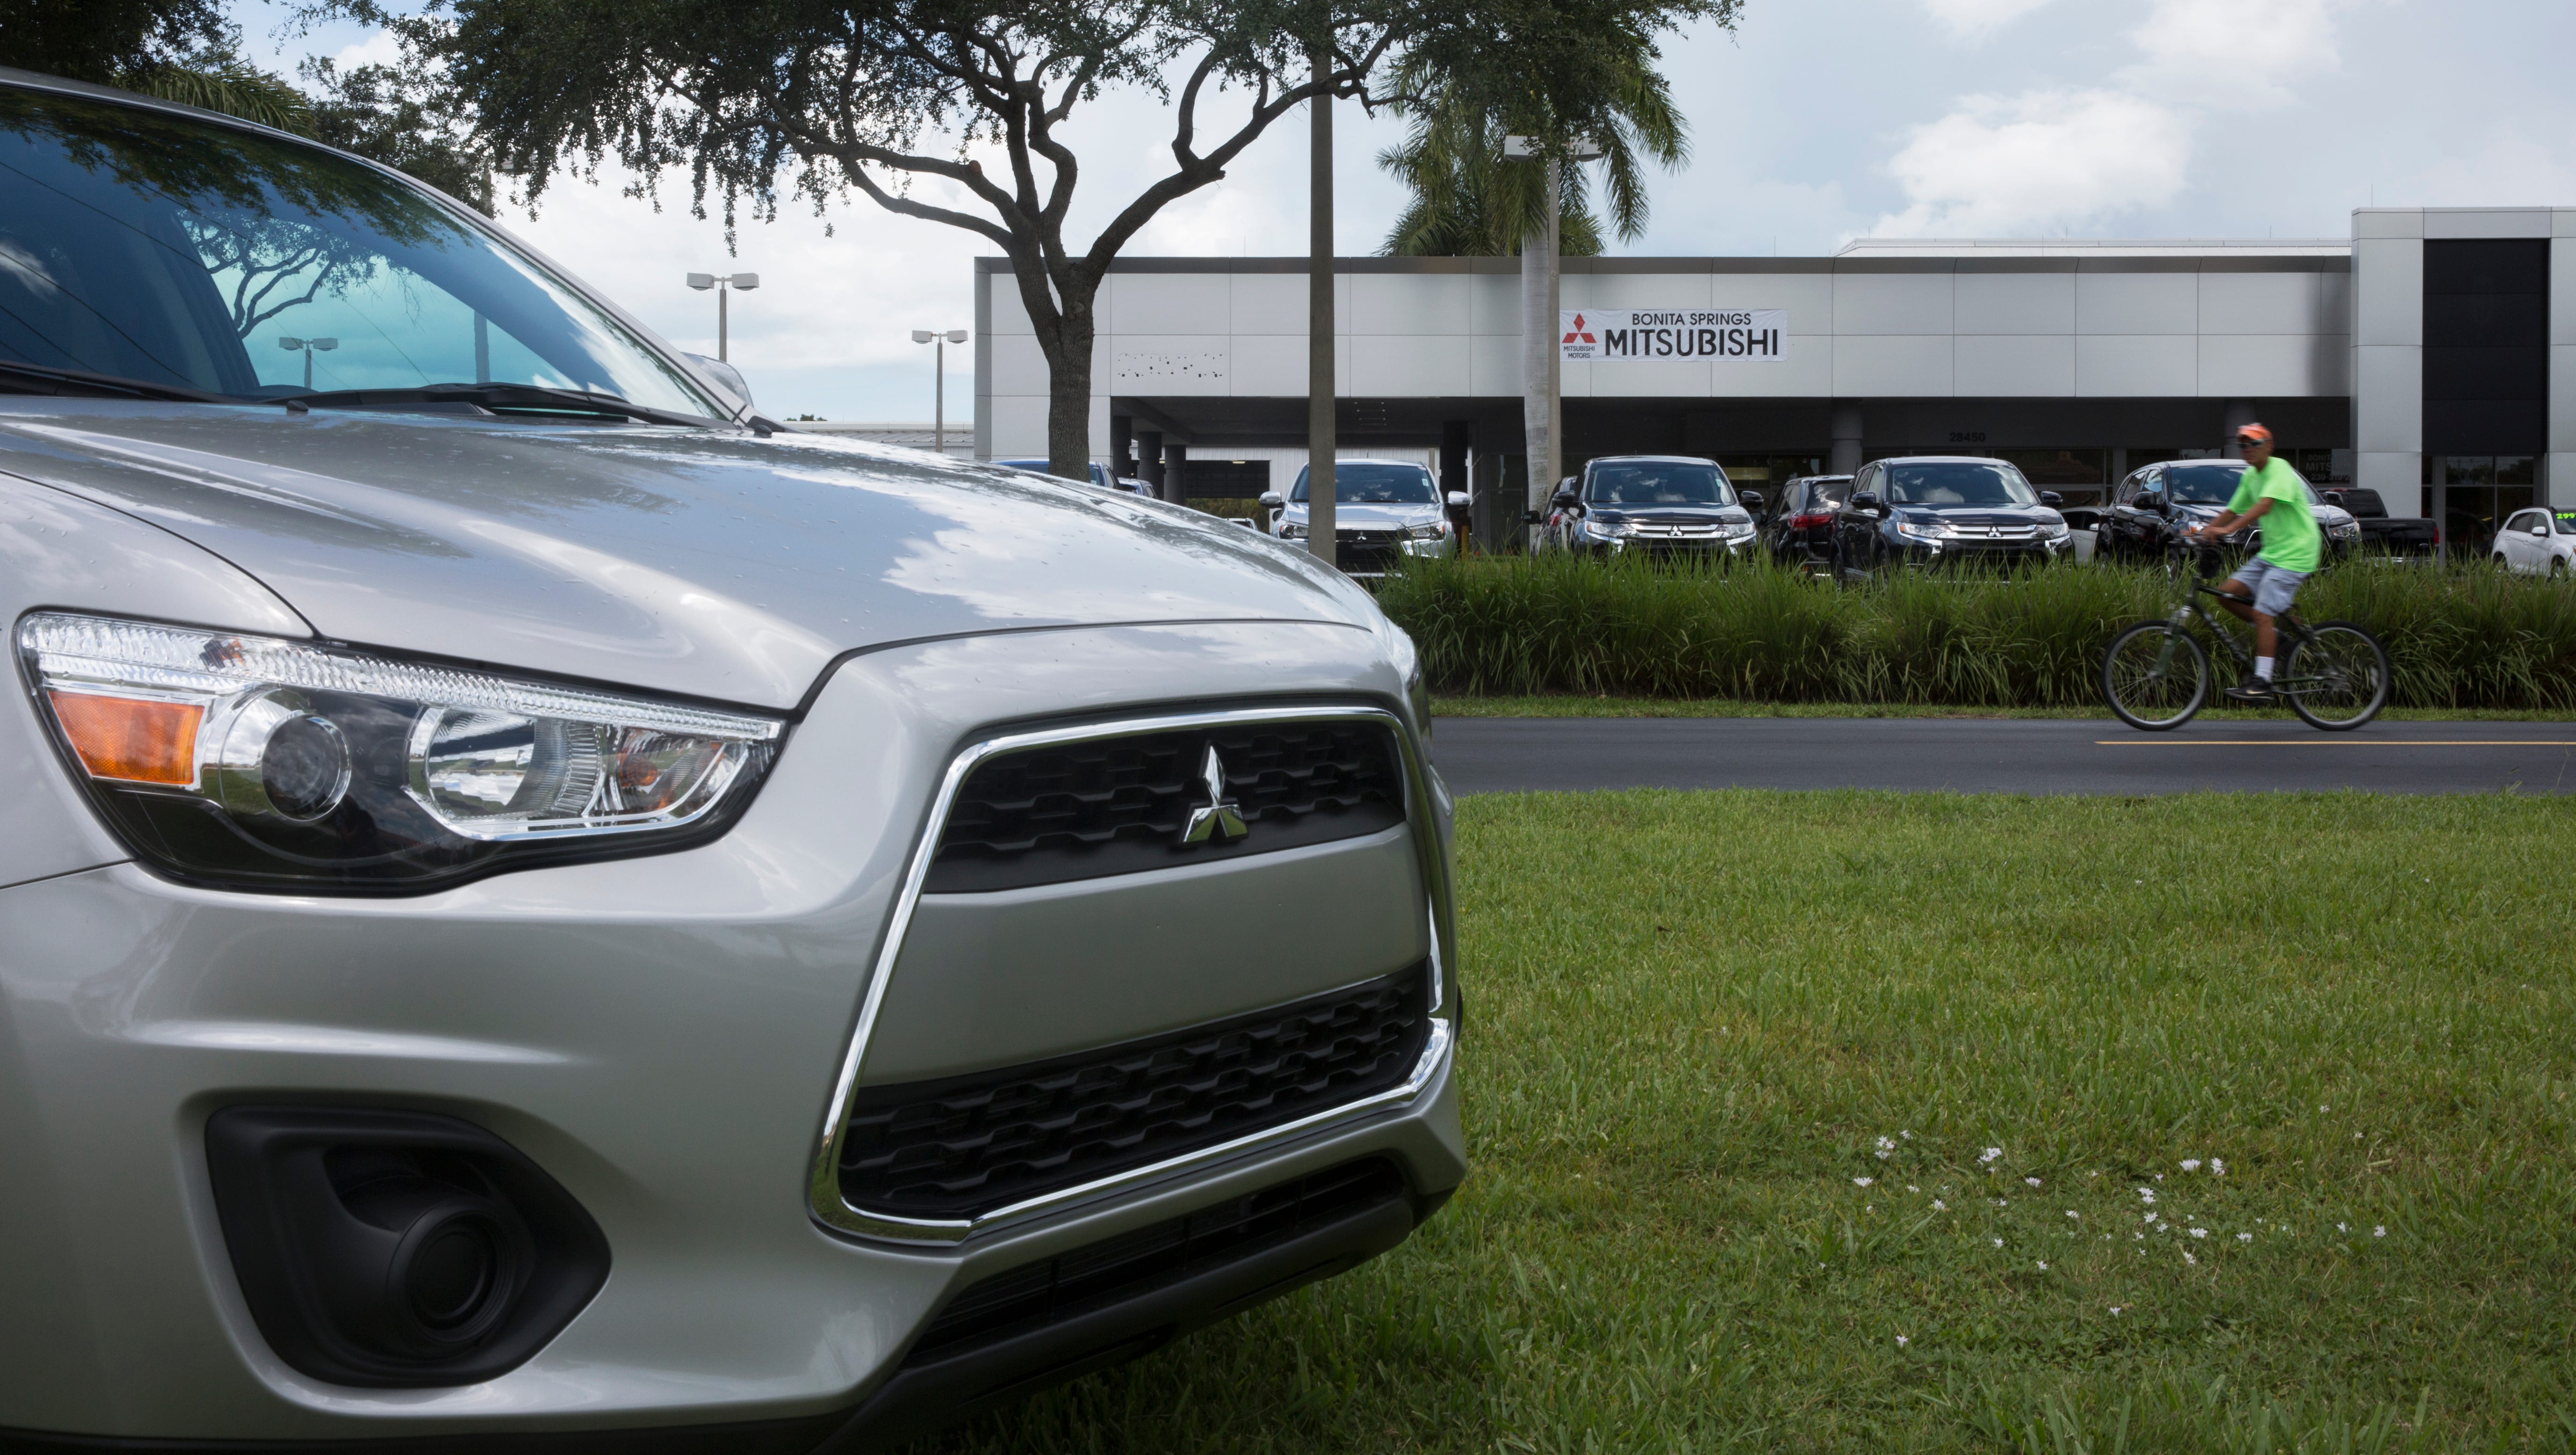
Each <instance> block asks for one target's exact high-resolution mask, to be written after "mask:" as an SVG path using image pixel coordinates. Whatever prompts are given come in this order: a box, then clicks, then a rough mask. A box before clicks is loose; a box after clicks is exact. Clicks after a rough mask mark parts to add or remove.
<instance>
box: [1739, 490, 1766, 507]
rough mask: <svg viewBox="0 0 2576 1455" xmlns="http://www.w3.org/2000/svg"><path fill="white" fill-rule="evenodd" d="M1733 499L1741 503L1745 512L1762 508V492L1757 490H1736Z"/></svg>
mask: <svg viewBox="0 0 2576 1455" xmlns="http://www.w3.org/2000/svg"><path fill="white" fill-rule="evenodd" d="M1735 498H1736V499H1738V500H1741V501H1743V502H1744V508H1745V509H1747V510H1760V509H1761V508H1762V492H1761V491H1759V490H1738V491H1736V492H1735Z"/></svg>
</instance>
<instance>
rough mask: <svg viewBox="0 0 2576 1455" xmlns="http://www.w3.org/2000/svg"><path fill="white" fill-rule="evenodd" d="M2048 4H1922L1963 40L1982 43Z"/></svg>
mask: <svg viewBox="0 0 2576 1455" xmlns="http://www.w3.org/2000/svg"><path fill="white" fill-rule="evenodd" d="M2048 3H2049V0H1923V8H1924V9H1926V10H1929V11H1931V12H1932V18H1933V19H1934V20H1937V21H1939V22H1941V24H1942V25H1943V26H1945V27H1947V28H1948V29H1949V31H1950V33H1951V34H1953V35H1956V36H1958V37H1960V38H1961V39H1964V40H1975V39H1979V38H1981V37H1983V36H1985V35H1987V34H1989V33H1991V32H1993V31H1996V30H1999V29H2001V28H2003V27H2004V26H2006V25H2008V24H2010V23H2012V22H2013V21H2016V20H2019V19H2021V18H2022V17H2023V16H2025V15H2028V14H2029V13H2030V12H2032V11H2034V10H2037V9H2039V8H2040V7H2041V6H2043V5H2046V4H2048Z"/></svg>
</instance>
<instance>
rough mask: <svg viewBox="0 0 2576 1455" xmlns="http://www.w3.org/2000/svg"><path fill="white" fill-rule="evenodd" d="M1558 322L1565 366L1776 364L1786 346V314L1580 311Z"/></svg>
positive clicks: (1765, 310) (1775, 311)
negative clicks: (1736, 361) (1721, 361)
mask: <svg viewBox="0 0 2576 1455" xmlns="http://www.w3.org/2000/svg"><path fill="white" fill-rule="evenodd" d="M1556 317H1557V334H1558V340H1559V341H1558V344H1557V352H1558V354H1559V355H1560V356H1561V357H1562V358H1563V359H1564V360H1565V362H1567V363H1569V364H1574V363H1584V364H1603V363H1617V362H1620V361H1622V360H1629V359H1750V360H1757V361H1759V362H1762V363H1769V364H1776V363H1778V362H1780V359H1781V357H1782V355H1783V353H1784V352H1785V351H1786V349H1787V348H1788V343H1789V310H1787V309H1785V308H1692V309H1654V308H1582V309H1570V310H1568V311H1566V312H1564V313H1560V314H1558V315H1557V316H1556Z"/></svg>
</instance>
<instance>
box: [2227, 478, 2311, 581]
mask: <svg viewBox="0 0 2576 1455" xmlns="http://www.w3.org/2000/svg"><path fill="white" fill-rule="evenodd" d="M2257 500H2268V501H2271V502H2272V508H2271V509H2270V510H2267V511H2265V512H2263V518H2262V519H2261V520H2259V521H2256V522H2255V525H2256V526H2258V527H2259V528H2260V529H2261V530H2262V532H2263V551H2262V558H2263V559H2264V560H2266V561H2269V562H2271V563H2272V564H2273V565H2275V566H2278V567H2280V568H2281V569H2282V570H2284V571H2296V572H2298V573H2299V574H2301V575H2303V576H2304V575H2306V574H2307V573H2308V572H2310V571H2313V570H2315V569H2316V568H2317V564H2318V562H2320V561H2321V560H2323V559H2324V558H2325V537H2324V535H2323V534H2322V533H2320V532H2319V531H2318V530H2317V517H2316V513H2315V512H2314V511H2311V510H2310V509H2308V487H2307V484H2306V482H2304V481H2302V480H2301V479H2300V478H2299V472H2298V471H2296V470H2293V469H2291V468H2290V467H2289V466H2287V465H2284V464H2282V463H2281V457H2280V456H2278V455H2274V456H2273V457H2272V458H2270V459H2268V460H2265V461H2264V462H2263V467H2262V468H2261V469H2259V470H2248V471H2246V472H2245V473H2244V474H2243V475H2241V476H2239V477H2238V478H2237V481H2236V493H2235V494H2234V495H2233V496H2231V497H2229V498H2228V501H2227V508H2228V509H2229V510H2231V511H2233V512H2235V513H2236V514H2238V515H2243V514H2244V513H2245V512H2247V511H2249V510H2252V509H2253V508H2254V502H2255V501H2257Z"/></svg>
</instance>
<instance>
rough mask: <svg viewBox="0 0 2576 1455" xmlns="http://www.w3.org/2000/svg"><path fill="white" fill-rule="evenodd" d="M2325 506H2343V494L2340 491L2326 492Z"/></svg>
mask: <svg viewBox="0 0 2576 1455" xmlns="http://www.w3.org/2000/svg"><path fill="white" fill-rule="evenodd" d="M2326 504H2328V505H2334V506H2340V505H2342V504H2343V492H2342V491H2340V490H2329V491H2327V492H2326Z"/></svg>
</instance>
